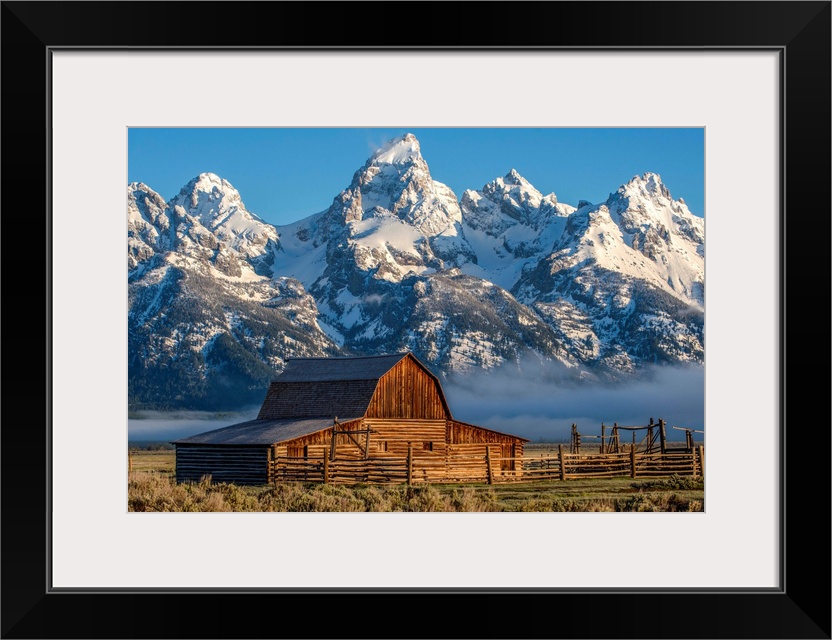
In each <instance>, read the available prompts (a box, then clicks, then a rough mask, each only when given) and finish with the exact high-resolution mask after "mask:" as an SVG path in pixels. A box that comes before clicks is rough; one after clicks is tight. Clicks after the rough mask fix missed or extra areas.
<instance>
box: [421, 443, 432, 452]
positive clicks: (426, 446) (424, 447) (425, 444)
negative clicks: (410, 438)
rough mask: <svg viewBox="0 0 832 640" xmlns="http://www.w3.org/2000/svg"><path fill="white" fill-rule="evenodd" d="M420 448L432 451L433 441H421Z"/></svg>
mask: <svg viewBox="0 0 832 640" xmlns="http://www.w3.org/2000/svg"><path fill="white" fill-rule="evenodd" d="M422 449H424V450H425V451H433V443H432V442H423V443H422Z"/></svg>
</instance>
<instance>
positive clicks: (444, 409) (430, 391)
mask: <svg viewBox="0 0 832 640" xmlns="http://www.w3.org/2000/svg"><path fill="white" fill-rule="evenodd" d="M525 442H528V440H527V439H525V438H521V437H518V436H513V435H509V434H505V433H500V432H497V431H494V430H491V429H486V428H484V427H480V426H477V425H473V424H469V423H466V422H461V421H458V420H456V419H454V417H453V416H452V415H451V411H450V409H449V407H448V403H447V400H446V399H445V393H444V391H443V390H442V385H441V384H440V381H439V378H437V377H436V376H435V375H434V374H433V373H432V372H431V371H430V370H429V369H428V368H427V367H426V366H425V365H424V364H422V363H421V362H420V361H419V360H418V359H417V358H416V357H415V356H414V355H413V354H412V353H410V352H407V353H399V354H393V355H381V356H365V357H343V358H290V359H288V360H287V361H286V367H285V369H284V370H283V372H282V373H281V374H280V375H279V376H278V377H277V378H275V380H274V381H272V383H271V384H270V386H269V389H268V391H267V392H266V397H265V399H264V400H263V405H262V406H261V408H260V412H259V413H258V415H257V418H256V419H255V420H250V421H247V422H242V423H239V424H234V425H230V426H228V427H223V428H221V429H215V430H213V431H208V432H206V433H201V434H198V435H195V436H191V437H188V438H182V439H179V440H176V441H174V442H173V444H174V445H175V446H176V480H177V482H185V481H199V480H200V479H201V478H202V477H204V476H210V477H211V480H212V481H213V482H233V483H235V484H247V485H257V484H266V483H268V482H271V481H272V477H271V473H270V470H271V468H272V461H273V460H276V459H278V458H287V457H288V458H306V459H319V460H323V459H328V460H333V461H334V460H360V459H365V460H366V459H376V458H382V459H384V458H387V459H392V458H398V459H401V458H405V457H407V456H412V457H413V458H420V459H422V460H423V461H424V462H429V460H427V459H430V461H431V462H432V461H435V462H436V463H437V464H436V465H431V466H432V467H433V468H435V471H434V472H432V478H431V480H432V481H434V482H437V481H442V480H447V481H465V478H464V477H460V473H459V469H458V468H456V469H454V470H453V471H451V469H452V467H451V466H449V465H447V464H444V463H446V462H447V460H448V459H449V457H452V456H460V455H468V456H479V455H481V456H488V455H489V449H490V450H491V452H493V453H492V455H494V454H496V455H495V457H500V458H522V456H523V444H524V443H525ZM502 464H504V465H509V466H511V465H513V464H514V462H511V461H506V462H503V463H502ZM443 470H444V471H443ZM504 470H505V469H504ZM474 477H476V476H472V479H473V478H474Z"/></svg>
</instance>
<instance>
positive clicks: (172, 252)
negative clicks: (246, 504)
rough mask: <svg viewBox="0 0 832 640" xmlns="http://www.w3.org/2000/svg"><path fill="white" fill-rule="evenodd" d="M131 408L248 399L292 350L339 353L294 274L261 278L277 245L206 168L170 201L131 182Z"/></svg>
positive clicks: (217, 405) (307, 353) (219, 403)
mask: <svg viewBox="0 0 832 640" xmlns="http://www.w3.org/2000/svg"><path fill="white" fill-rule="evenodd" d="M127 202H128V213H127V225H128V226H127V237H128V240H127V244H128V256H127V267H128V269H127V272H128V283H129V285H128V309H129V311H128V345H129V347H128V348H129V381H130V382H129V385H130V389H129V397H130V403H131V406H143V407H158V408H168V407H192V408H203V409H208V408H212V409H216V408H225V407H228V406H240V405H243V404H246V403H256V402H259V401H260V400H261V399H262V398H261V397H260V396H261V395H262V387H263V385H264V384H268V381H269V380H270V379H271V378H272V377H273V376H274V372H275V370H276V369H277V370H279V369H280V368H282V366H283V362H284V359H285V358H286V357H289V356H313V355H332V354H334V353H337V352H338V348H337V346H336V345H335V344H334V343H333V342H332V341H331V340H330V339H329V338H328V337H327V336H326V334H324V333H323V332H322V330H321V328H320V326H319V325H318V323H317V318H318V316H319V314H318V309H317V306H316V304H315V301H314V299H313V298H312V296H311V295H309V294H308V293H307V292H306V291H305V290H304V288H303V285H302V284H301V283H300V282H298V281H297V280H294V279H292V278H286V277H279V276H277V277H272V275H271V272H269V275H268V276H266V275H260V274H259V273H258V272H259V271H260V270H261V269H262V268H266V269H268V265H267V264H265V262H264V260H265V259H268V258H269V257H270V256H271V255H273V253H274V251H276V250H277V249H278V248H279V241H278V236H277V233H276V231H275V229H274V227H273V226H271V225H269V224H266V223H264V222H262V221H261V220H260V219H259V218H257V217H256V216H255V215H254V214H252V213H250V212H248V211H247V210H246V208H245V206H244V205H243V203H242V200H241V199H240V196H239V193H237V191H236V190H235V189H234V188H233V187H232V186H231V185H230V184H229V183H228V182H227V181H225V180H222V179H220V178H219V177H218V176H215V175H213V174H207V173H206V174H202V175H200V176H198V177H197V178H195V179H194V180H192V181H191V182H189V183H188V185H186V186H185V187H184V188H183V189H182V191H181V192H180V193H179V194H178V195H177V196H176V197H175V198H173V199H172V200H171V201H170V202H167V203H166V202H165V201H164V199H163V198H162V197H161V196H160V195H159V194H158V193H156V192H155V191H153V190H152V189H151V188H150V187H148V186H147V185H144V184H142V183H132V184H130V185H128V189H127Z"/></svg>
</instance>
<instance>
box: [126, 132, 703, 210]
mask: <svg viewBox="0 0 832 640" xmlns="http://www.w3.org/2000/svg"><path fill="white" fill-rule="evenodd" d="M407 132H410V133H413V134H415V135H416V137H417V138H418V139H419V142H420V144H421V149H422V156H423V157H424V158H425V161H426V162H427V163H428V166H429V167H430V172H431V175H432V176H433V179H434V180H438V181H439V182H444V183H445V184H447V185H448V186H449V187H450V188H451V189H453V191H454V192H455V193H456V195H457V197H458V198H459V197H461V196H462V192H463V191H464V190H465V189H481V188H482V186H483V185H484V184H486V183H487V182H490V181H491V180H493V179H494V178H496V177H498V176H503V175H505V174H506V173H508V171H509V170H510V169H512V168H513V169H516V170H517V171H519V172H520V174H521V175H523V176H524V177H525V178H526V179H527V180H528V181H529V182H531V183H532V184H533V185H534V186H535V187H536V188H537V189H538V190H540V191H541V192H542V193H543V194H548V193H551V192H554V193H555V194H556V195H557V197H558V200H559V201H560V202H565V203H567V204H571V205H577V204H578V201H579V200H589V201H590V202H593V203H598V202H602V201H604V200H605V199H606V198H607V196H608V195H609V194H610V193H611V192H613V191H615V190H616V189H617V188H618V186H619V185H621V184H623V183H624V182H627V181H628V180H629V179H630V178H631V177H632V176H634V175H636V174H642V173H644V172H646V171H652V172H654V173H658V174H659V175H661V176H662V180H663V181H664V183H665V185H666V186H667V187H668V189H670V192H671V194H672V195H673V197H674V198H676V199H678V198H684V200H685V202H686V203H687V205H688V207H689V208H690V210H691V211H692V212H693V213H695V214H697V215H700V216H703V215H704V213H705V212H704V197H705V174H704V172H705V131H704V129H703V128H655V129H652V128H651V129H646V128H627V129H613V128H593V129H575V128H564V129H558V128H545V129H540V128H512V129H500V128H488V129H481V128H430V129H420V128H406V127H405V128H400V129H395V128H385V129H362V128H341V129H331V128H313V129H303V128H259V129H249V128H237V129H224V128H131V129H130V130H129V131H128V159H127V160H128V168H127V174H128V175H127V182H128V183H129V182H144V183H145V184H147V185H148V186H149V187H151V188H152V189H154V190H155V191H157V192H158V193H160V194H161V195H162V196H163V197H164V198H165V199H166V200H167V199H170V198H171V197H173V196H174V195H176V194H177V193H178V192H179V190H180V189H181V188H182V187H183V186H184V185H185V184H186V183H187V182H188V181H189V180H191V179H192V178H194V177H196V176H197V175H199V174H200V173H203V172H206V171H209V172H212V173H216V174H218V175H220V176H222V177H223V178H225V179H226V180H228V181H229V182H230V183H231V184H233V185H234V187H236V188H237V190H238V191H239V192H240V195H241V196H242V198H243V202H244V203H245V205H246V207H247V208H248V209H249V211H251V212H253V213H255V214H257V215H258V216H260V217H261V218H263V219H264V220H265V221H267V222H270V223H272V224H275V225H280V224H286V223H289V222H295V221H296V220H300V219H301V218H304V217H306V216H308V215H311V214H313V213H317V212H318V211H322V210H323V209H326V208H327V207H328V206H329V205H330V203H331V202H332V199H333V198H334V197H335V196H336V195H338V193H339V192H340V191H341V190H343V189H344V188H346V187H347V186H348V185H349V183H350V181H351V180H352V176H353V173H355V171H356V170H357V169H359V168H360V167H361V166H362V165H363V164H364V162H365V161H366V160H367V158H368V157H369V156H370V155H371V154H372V153H373V151H375V149H377V148H378V147H379V146H380V145H382V144H383V143H384V142H386V141H387V140H389V139H391V138H393V137H396V136H400V135H403V134H405V133H407Z"/></svg>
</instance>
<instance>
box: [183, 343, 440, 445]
mask: <svg viewBox="0 0 832 640" xmlns="http://www.w3.org/2000/svg"><path fill="white" fill-rule="evenodd" d="M407 357H410V358H413V360H414V361H415V362H416V363H417V364H418V365H419V366H420V367H422V369H423V370H424V371H425V372H426V373H427V374H428V375H429V376H430V377H431V378H433V380H434V381H435V382H436V384H437V389H438V392H439V395H440V397H441V399H442V403H443V405H444V406H445V410H446V411H447V414H448V416H449V417H450V415H451V413H450V410H449V409H448V403H447V401H446V400H445V395H444V392H443V391H442V385H441V384H440V383H439V379H438V378H437V377H436V376H435V375H434V374H433V373H431V372H430V370H428V368H427V367H425V365H423V364H422V363H421V362H419V360H418V359H417V358H416V357H415V356H414V355H413V354H411V353H409V352H408V353H397V354H392V355H382V356H360V357H341V358H289V359H287V360H286V367H285V368H284V369H283V371H282V372H281V374H280V375H279V376H277V377H276V378H275V379H274V380H273V381H272V383H271V385H269V390H268V392H267V393H266V398H265V400H263V405H262V406H261V407H260V412H259V413H258V414H257V419H256V420H249V421H248V422H242V423H240V424H235V425H231V426H229V427H223V428H221V429H215V430H214V431H208V432H206V433H201V434H198V435H196V436H191V437H189V438H182V439H180V440H176V441H175V442H174V444H237V445H262V444H274V443H277V442H283V441H285V440H292V439H294V438H299V437H301V436H305V435H309V434H312V433H315V432H317V431H322V430H324V429H328V428H329V427H331V426H332V425H333V421H334V419H335V418H338V421H339V422H347V421H349V420H354V419H357V418H361V417H363V416H364V415H365V414H366V413H367V409H368V407H369V406H370V401H371V400H372V398H373V394H374V393H375V390H376V387H377V386H378V381H379V380H380V379H381V377H382V376H384V374H386V373H387V372H388V371H390V370H391V369H392V368H393V367H395V366H396V365H397V364H398V363H399V362H401V361H402V360H403V359H405V358H407Z"/></svg>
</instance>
